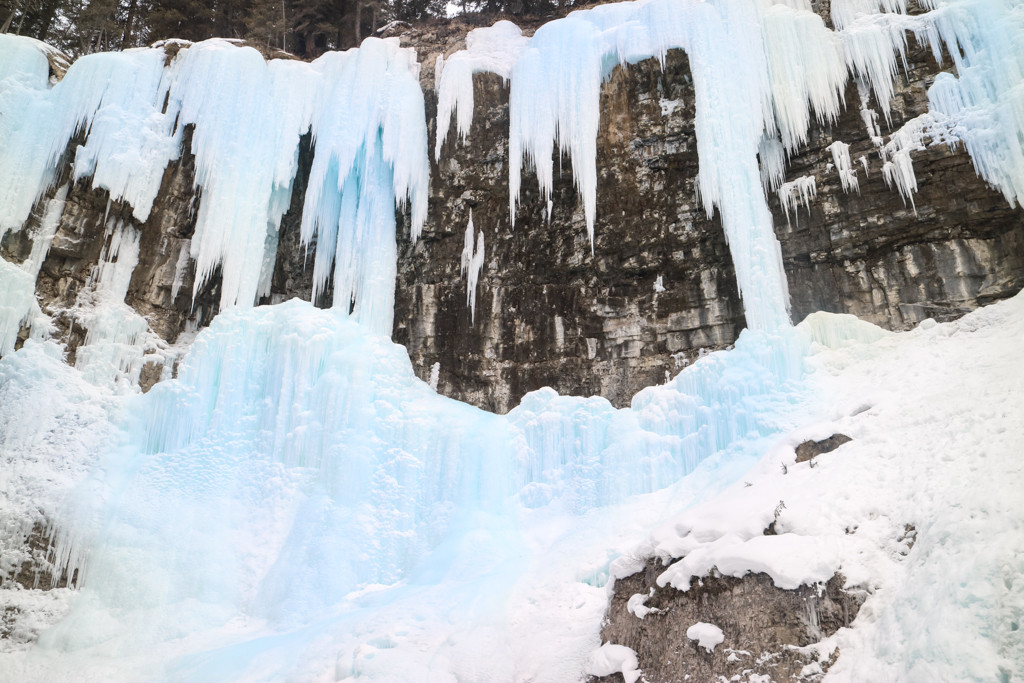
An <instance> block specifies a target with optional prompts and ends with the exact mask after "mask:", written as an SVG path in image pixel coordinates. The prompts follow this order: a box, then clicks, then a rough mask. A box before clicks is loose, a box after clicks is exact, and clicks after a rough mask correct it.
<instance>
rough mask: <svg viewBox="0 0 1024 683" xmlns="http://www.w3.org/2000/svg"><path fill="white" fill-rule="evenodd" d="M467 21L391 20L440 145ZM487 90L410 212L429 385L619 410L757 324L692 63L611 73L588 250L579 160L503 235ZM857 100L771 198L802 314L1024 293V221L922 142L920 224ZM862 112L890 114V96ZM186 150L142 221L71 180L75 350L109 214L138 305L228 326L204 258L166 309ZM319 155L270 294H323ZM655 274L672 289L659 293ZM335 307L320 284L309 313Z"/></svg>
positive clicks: (171, 333)
mask: <svg viewBox="0 0 1024 683" xmlns="http://www.w3.org/2000/svg"><path fill="white" fill-rule="evenodd" d="M826 9H827V8H826ZM471 28H472V26H471V25H468V24H466V23H464V22H461V21H454V22H449V23H445V22H437V23H433V24H428V25H425V26H421V27H416V28H403V29H399V30H401V31H404V33H403V34H402V35H401V39H402V41H403V43H404V44H408V45H412V46H414V47H416V49H417V51H418V53H419V57H420V62H421V64H422V69H421V83H422V85H423V89H424V95H425V97H426V109H427V115H428V127H429V130H430V132H431V145H433V133H434V131H435V130H436V121H435V120H434V118H435V113H436V96H435V94H434V73H433V71H434V70H433V68H432V67H433V64H434V60H435V58H436V56H437V55H438V54H442V53H443V54H451V53H452V52H454V51H455V50H457V49H460V48H461V47H463V45H464V36H465V34H466V32H467V31H468V30H469V29H471ZM531 29H532V27H531V26H528V25H527V26H525V31H526V32H527V33H529V32H530V30H531ZM909 65H910V68H909V71H908V74H907V76H906V77H901V80H900V82H899V83H898V86H897V95H896V97H895V99H894V101H893V102H892V103H891V108H892V112H893V113H892V120H891V124H890V125H886V123H885V121H884V119H883V120H882V121H881V124H882V128H883V133H889V132H891V130H893V129H895V128H896V127H898V126H900V125H902V123H903V122H904V121H906V120H908V119H909V118H912V117H913V116H915V115H917V114H919V113H921V112H923V111H925V110H926V108H927V102H926V88H927V86H928V85H929V84H930V83H931V80H932V79H933V78H934V75H935V74H936V73H937V72H938V70H939V69H940V67H939V65H937V64H935V63H934V62H933V60H932V58H931V56H930V52H929V51H926V50H922V49H920V48H914V49H912V50H911V52H910V54H909ZM947 65H948V63H947ZM474 94H475V104H476V106H475V112H474V120H473V127H472V130H471V132H470V136H469V140H468V142H467V144H462V143H461V142H460V141H458V140H457V139H456V136H455V133H454V131H453V132H452V134H451V135H450V137H449V140H448V141H447V142H446V144H445V145H444V148H443V152H442V155H441V159H440V162H439V163H434V165H433V168H432V169H431V172H432V175H431V186H432V187H431V196H430V212H429V217H428V222H427V225H426V226H425V227H424V231H423V234H422V236H421V238H420V239H419V241H417V242H416V243H411V242H410V240H409V238H408V222H407V218H406V217H405V216H402V215H400V216H399V237H398V239H399V245H398V246H399V263H398V282H397V291H396V301H395V308H396V315H395V328H394V338H395V340H396V341H398V342H399V343H402V344H404V345H405V346H406V347H407V348H408V350H409V354H410V357H411V359H412V362H413V365H414V367H415V369H416V372H417V373H418V374H419V376H420V377H422V378H424V379H426V378H427V377H429V375H430V371H431V367H432V366H433V365H434V364H435V363H437V364H438V365H439V368H440V383H439V390H440V391H441V392H442V393H444V394H446V395H449V396H452V397H454V398H458V399H462V400H465V401H468V402H470V403H473V404H475V405H478V406H481V407H485V408H488V409H491V410H495V411H499V412H503V411H506V410H508V409H510V408H511V407H513V406H514V405H516V403H517V402H518V401H519V399H520V398H521V397H522V395H523V394H525V393H526V392H528V391H531V390H534V389H537V388H540V387H542V386H552V387H554V388H555V389H557V390H558V391H560V392H562V393H569V394H600V395H602V396H605V397H606V398H608V399H609V400H611V401H612V402H613V403H614V404H615V405H618V406H623V405H627V404H628V402H629V399H630V397H631V396H632V395H633V394H634V393H636V391H638V390H639V389H640V388H642V387H644V386H648V385H650V384H653V383H657V382H661V381H664V379H665V376H666V373H669V374H674V373H676V372H677V371H678V370H679V369H681V368H682V367H683V366H685V365H686V364H687V363H689V362H691V361H692V360H693V359H694V358H695V357H696V356H698V355H699V354H700V352H701V350H702V349H706V350H711V349H718V348H722V347H725V346H728V345H729V344H731V343H732V342H733V341H734V340H735V339H736V337H737V335H738V334H739V332H740V331H741V330H742V328H743V327H744V317H743V311H742V305H741V302H740V300H739V297H738V294H737V289H736V284H735V276H734V272H733V268H732V263H731V259H730V256H729V251H728V247H727V245H726V242H725V238H724V235H723V232H722V229H721V226H720V224H719V222H718V220H717V218H715V219H710V220H709V219H708V218H707V216H706V214H705V212H704V209H703V207H702V206H701V205H700V203H699V202H698V200H697V198H696V192H695V190H694V179H695V178H696V175H697V172H698V159H697V152H696V140H695V138H694V129H693V106H694V100H695V98H694V94H693V88H692V83H691V81H690V76H689V68H688V63H687V58H686V55H685V54H683V53H682V52H681V51H672V52H670V53H669V54H668V56H667V59H666V62H665V65H664V68H662V66H661V65H659V64H658V63H657V62H656V61H655V60H648V61H646V62H642V63H640V64H636V65H633V66H630V67H629V68H628V69H621V68H620V69H616V70H615V71H614V73H613V74H612V76H611V78H610V79H609V81H608V82H607V83H606V84H605V87H604V89H603V92H602V95H601V103H600V106H601V125H600V132H599V136H598V143H597V154H598V174H599V177H598V198H597V221H596V225H595V236H594V242H593V245H591V243H590V241H589V239H588V236H587V234H586V228H585V224H584V219H583V212H582V207H581V205H580V202H579V200H578V198H577V195H576V190H575V188H574V187H573V183H572V173H571V161H570V160H568V159H560V160H556V166H555V170H556V179H555V184H554V190H553V196H552V206H551V210H550V216H549V215H548V214H549V212H548V207H547V206H546V202H545V201H544V200H543V199H542V197H541V196H540V194H539V192H538V189H537V183H536V178H535V176H534V175H533V174H532V173H531V172H529V171H527V172H524V174H523V183H522V196H521V201H520V206H519V208H518V211H517V214H516V221H515V227H512V226H511V222H510V219H509V210H508V164H509V159H508V116H509V114H508V88H507V86H506V85H505V84H503V83H502V82H501V80H500V79H499V78H497V77H495V76H493V75H480V76H477V77H476V79H475V83H474ZM846 101H847V104H848V109H847V110H846V111H845V113H843V115H842V116H841V117H840V119H839V120H838V121H837V122H835V123H834V125H827V126H817V127H816V128H815V129H814V130H812V131H811V135H810V139H809V142H808V144H807V146H806V148H805V149H803V150H801V151H800V152H799V153H798V154H796V155H794V156H793V157H792V158H791V159H790V163H789V167H788V169H787V180H792V179H794V178H797V177H800V176H804V175H814V177H815V179H816V181H817V188H818V193H817V198H816V199H815V200H814V201H813V202H812V204H811V207H810V210H809V211H807V210H805V209H803V208H801V209H799V211H798V212H797V215H796V216H795V217H793V216H791V217H790V218H789V219H788V220H787V217H786V216H785V215H784V213H783V212H782V211H781V209H780V207H779V202H778V199H777V197H775V196H774V195H771V196H770V197H769V201H770V204H771V206H772V208H773V212H774V214H775V227H776V233H777V235H778V237H779V239H780V241H781V243H782V252H783V258H784V262H785V266H786V271H787V276H788V279H789V288H790V293H791V297H792V307H793V319H794V321H799V320H800V319H802V318H803V317H804V316H805V315H806V314H808V313H810V312H812V311H815V310H827V311H835V312H849V313H854V314H856V315H858V316H860V317H862V318H865V319H867V320H870V321H872V322H874V323H877V324H880V325H882V326H884V327H888V328H892V329H902V328H906V327H909V326H911V325H913V324H915V323H916V322H918V321H920V320H922V319H924V318H926V317H936V318H939V319H948V318H950V317H955V316H958V315H961V314H962V313H964V312H966V311H968V310H971V309H973V308H976V307H977V306H979V305H982V304H985V303H988V302H991V301H994V300H997V299H1000V298H1004V297H1007V296H1010V295H1012V294H1014V293H1016V292H1017V291H1018V290H1019V289H1020V288H1021V287H1022V285H1024V225H1022V221H1021V216H1022V214H1021V211H1020V210H1019V209H1016V208H1012V207H1010V206H1009V204H1008V203H1007V202H1006V201H1005V199H1004V198H1003V197H1002V195H1001V194H1000V193H999V192H997V191H995V190H993V189H992V188H990V187H988V186H986V184H985V183H984V182H983V181H981V180H980V179H978V178H977V176H976V174H975V173H974V170H973V166H972V163H971V160H970V158H969V157H968V156H967V154H966V153H965V152H963V151H962V150H950V149H948V148H946V147H930V148H928V149H927V150H926V151H923V152H918V153H915V155H914V161H915V170H916V173H917V178H918V184H919V187H920V190H919V192H918V193H917V195H916V196H915V203H916V212H915V211H914V209H913V208H911V207H909V206H907V205H905V204H904V201H903V199H902V198H901V197H900V195H899V194H898V193H897V192H895V191H894V190H890V189H889V188H888V187H887V186H886V185H885V183H884V182H883V180H882V173H881V159H880V157H879V155H878V152H877V150H876V148H875V146H874V144H873V142H872V141H871V139H870V136H869V134H868V131H867V130H866V128H865V126H864V123H863V121H862V119H861V114H860V111H859V104H860V100H859V97H858V94H857V90H856V87H855V86H854V85H853V84H852V83H851V86H850V89H849V91H848V92H847V94H846ZM869 104H870V106H871V107H873V108H874V109H875V110H877V111H879V112H880V111H881V109H880V107H879V106H878V103H875V102H871V103H869ZM835 140H840V141H843V142H846V143H848V144H849V145H850V151H851V157H852V158H853V159H854V168H857V169H858V176H859V179H860V192H859V193H853V194H846V193H844V192H843V190H842V188H841V187H840V183H839V178H838V174H837V173H836V171H835V170H834V169H832V168H830V164H831V161H832V155H831V153H830V152H829V151H828V150H827V147H828V145H830V144H831V143H832V142H833V141H835ZM188 149H189V143H188V131H186V140H185V144H184V146H183V152H182V155H181V158H180V160H179V161H177V162H175V163H173V164H171V165H170V166H169V167H168V169H167V171H166V172H165V175H164V181H163V187H162V190H161V193H160V196H159V198H158V199H157V201H156V203H155V205H154V208H153V212H152V214H151V216H150V218H149V219H148V220H147V221H146V222H145V224H139V223H138V222H137V221H134V219H132V217H131V209H130V207H127V206H122V205H120V204H118V203H116V202H115V203H113V204H111V203H110V202H108V197H107V193H106V192H103V191H96V190H92V189H90V188H89V182H88V180H86V181H82V182H79V183H77V184H75V185H74V186H73V187H72V188H71V191H70V193H69V196H68V200H67V204H66V207H65V211H64V215H63V217H62V219H61V223H60V227H59V229H58V232H57V236H56V237H55V239H54V242H53V246H52V247H51V250H50V252H49V255H48V256H47V259H46V261H45V262H44V264H43V269H42V273H41V275H40V277H39V280H38V283H37V295H38V297H39V299H40V303H41V305H42V307H43V310H44V311H46V312H47V313H50V314H51V315H52V316H53V317H54V320H55V321H56V323H57V328H58V329H57V335H58V337H60V338H61V339H63V341H64V342H65V343H66V344H67V346H68V349H69V352H70V358H71V360H73V356H74V349H75V347H76V346H77V345H78V344H79V343H81V337H82V331H81V327H80V326H76V325H75V312H74V310H73V309H74V305H75V300H76V297H77V295H78V293H79V292H80V291H81V289H82V286H83V285H84V283H85V282H86V280H87V278H88V274H89V272H90V270H91V269H92V267H94V266H95V265H96V264H97V262H98V260H99V257H100V253H101V250H102V245H103V239H104V238H103V235H104V231H105V222H106V219H107V217H108V216H110V215H113V216H116V217H118V218H120V219H122V220H124V221H127V222H130V223H131V224H132V225H134V226H135V227H136V228H137V229H139V230H140V231H141V234H142V243H141V250H140V252H141V253H140V260H139V266H138V268H137V269H136V271H135V274H134V276H133V278H132V283H131V288H130V290H129V293H128V297H127V301H128V303H129V304H130V305H131V306H133V307H134V308H135V309H136V310H138V311H139V312H140V313H141V314H142V315H144V316H146V318H147V320H148V321H149V323H150V326H151V328H152V330H153V331H154V332H155V333H156V334H157V335H158V336H159V337H161V338H162V339H163V340H165V342H166V343H168V344H173V343H175V342H176V341H177V339H178V337H179V335H180V334H181V332H182V331H184V330H186V329H194V328H195V327H197V326H199V327H201V326H203V325H205V324H208V322H209V321H210V320H211V319H212V317H213V316H214V315H215V314H216V312H217V300H218V289H219V274H216V273H215V274H214V276H213V277H212V278H211V280H210V282H209V283H208V284H207V285H206V286H205V287H204V289H203V291H202V292H199V293H198V295H197V296H196V297H195V301H193V298H192V295H191V291H192V282H193V278H194V266H193V264H192V262H191V260H188V259H186V265H185V268H184V271H183V272H184V278H183V281H182V286H181V288H180V291H179V292H178V293H177V296H174V297H172V283H173V281H174V276H175V272H176V271H177V270H178V265H179V257H180V255H181V254H182V252H183V250H184V251H185V252H187V250H188V248H189V245H190V242H189V241H190V238H191V236H192V231H193V229H194V211H195V207H196V205H197V203H196V202H197V197H196V193H195V190H194V188H193V178H194V164H193V160H192V156H191V154H190V153H189V151H188ZM313 152H314V150H313V148H312V142H311V141H310V139H309V137H308V136H307V138H305V139H304V141H303V144H302V147H301V152H300V171H299V176H298V178H297V179H296V183H295V194H294V196H293V201H292V206H291V209H290V210H289V212H288V213H287V214H286V215H285V217H284V219H283V221H282V232H281V239H280V248H279V253H278V260H277V266H276V270H275V273H274V279H273V290H272V295H271V296H270V297H269V298H268V299H267V301H279V300H282V299H284V298H289V297H292V296H300V297H302V298H306V299H308V298H309V296H310V292H311V270H312V269H311V260H307V259H306V252H305V249H304V248H303V247H302V246H301V245H300V244H299V237H298V234H299V228H298V226H299V223H300V220H301V207H302V195H303V191H304V188H305V183H306V180H307V176H308V172H309V164H310V161H311V159H312V154H313ZM862 155H863V156H866V157H867V158H868V159H869V173H868V175H867V176H866V177H865V176H864V174H863V171H862V170H860V165H859V163H857V161H856V160H857V159H858V158H859V157H860V156H862ZM64 174H65V175H66V174H67V171H66V168H65V170H64ZM39 210H40V211H41V210H42V209H41V207H40V209H39ZM470 211H472V215H473V221H474V225H475V232H480V231H482V232H483V233H484V236H485V259H484V265H483V268H482V270H481V273H480V280H479V284H478V285H477V291H476V308H475V319H474V318H473V317H472V316H471V312H470V308H469V307H468V306H467V304H466V300H467V296H466V285H467V278H466V276H465V275H464V274H463V273H462V272H461V271H460V260H461V254H462V250H463V243H464V235H465V230H466V225H467V222H468V220H469V215H470ZM37 223H38V215H37V216H35V217H34V218H33V219H32V220H30V222H29V224H28V226H27V227H26V229H25V230H23V231H21V232H20V233H15V234H8V235H7V237H6V238H5V239H4V241H3V244H2V245H0V250H2V251H3V252H4V255H5V257H6V258H8V259H10V260H14V261H21V260H24V258H25V257H26V256H27V254H28V251H30V249H31V242H30V240H29V237H30V236H31V234H32V231H33V229H34V226H35V225H37ZM307 266H310V267H307ZM659 277H660V283H661V285H662V288H663V289H661V288H658V289H659V291H656V287H655V283H656V282H657V281H658V279H659ZM329 301H330V291H329V290H328V292H326V293H325V295H324V296H323V297H322V300H321V302H318V304H323V302H329ZM159 374H160V367H159V364H158V363H157V362H156V361H154V364H152V366H151V367H150V368H149V370H148V371H147V370H146V369H145V368H144V370H143V385H144V386H148V385H150V384H152V382H154V381H156V380H157V379H158V378H159Z"/></svg>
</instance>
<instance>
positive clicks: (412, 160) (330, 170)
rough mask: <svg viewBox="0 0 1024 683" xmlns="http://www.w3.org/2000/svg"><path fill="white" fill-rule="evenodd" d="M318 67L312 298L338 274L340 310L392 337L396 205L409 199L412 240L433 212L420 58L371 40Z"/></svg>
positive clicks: (311, 191) (310, 225)
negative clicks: (429, 210)
mask: <svg viewBox="0 0 1024 683" xmlns="http://www.w3.org/2000/svg"><path fill="white" fill-rule="evenodd" d="M313 66H314V67H315V68H316V69H317V71H318V72H319V73H321V74H322V81H321V87H320V90H319V92H318V96H317V98H316V100H315V102H314V109H313V112H312V118H311V121H312V132H313V137H314V140H315V141H316V155H315V156H314V158H313V166H312V168H311V170H310V179H309V187H308V189H307V190H306V197H305V202H304V205H303V212H302V241H303V243H305V244H310V243H311V242H312V241H313V239H314V238H315V239H316V259H315V262H314V268H313V296H314V298H316V297H317V296H319V294H320V292H321V291H323V289H324V287H325V286H326V283H327V279H328V277H329V276H330V273H331V272H332V270H333V273H334V305H335V306H336V307H338V308H339V309H340V310H341V311H342V312H343V313H344V314H348V312H349V310H350V309H351V310H352V311H353V313H354V315H355V316H356V317H357V319H359V320H360V321H361V322H363V323H364V324H366V325H367V326H368V327H369V328H370V329H372V330H374V331H375V332H377V333H380V334H390V333H391V323H392V318H393V315H394V312H393V305H394V303H393V298H394V287H395V272H396V270H395V269H396V267H397V265H396V249H397V247H396V246H395V203H396V202H397V203H398V204H399V205H404V203H405V202H406V201H410V202H411V213H412V220H411V235H410V236H411V238H412V239H414V240H415V239H416V238H417V237H418V236H419V232H420V230H421V229H422V226H423V221H424V220H425V218H426V210H427V191H428V186H429V178H428V174H429V157H428V156H427V132H426V119H425V115H424V110H423V92H422V91H421V90H420V84H419V79H418V65H417V64H416V61H415V52H413V51H412V50H410V49H402V48H400V47H398V42H397V40H392V39H389V40H377V39H372V38H368V39H367V40H365V41H364V42H363V44H362V46H361V47H360V48H359V49H358V50H349V51H348V52H344V53H328V54H326V55H324V56H323V57H321V58H320V59H318V60H317V61H316V62H314V63H313ZM382 84H385V85H386V87H381V86H382ZM332 264H333V268H332Z"/></svg>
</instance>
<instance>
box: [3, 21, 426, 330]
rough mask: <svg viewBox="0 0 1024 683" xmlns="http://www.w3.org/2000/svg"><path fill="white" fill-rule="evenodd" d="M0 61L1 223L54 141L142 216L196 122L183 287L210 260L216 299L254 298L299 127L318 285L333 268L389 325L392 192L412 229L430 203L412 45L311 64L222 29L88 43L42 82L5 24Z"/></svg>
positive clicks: (50, 156) (56, 155) (47, 177)
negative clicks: (311, 149) (307, 137)
mask: <svg viewBox="0 0 1024 683" xmlns="http://www.w3.org/2000/svg"><path fill="white" fill-rule="evenodd" d="M166 50H173V51H172V52H167V51H166ZM169 54H174V56H173V58H170V57H169V56H168V55H169ZM0 62H2V63H3V64H4V67H3V71H0V142H2V143H3V144H2V145H0V149H2V151H0V187H2V188H3V190H2V191H0V192H3V194H2V195H0V207H2V208H0V212H2V213H0V234H2V232H6V231H8V230H18V229H21V227H22V225H24V223H25V221H26V220H27V219H28V216H29V212H30V210H31V208H32V206H33V205H34V204H35V203H36V202H37V201H38V200H39V199H40V198H42V197H43V196H44V195H45V194H46V193H47V191H48V190H49V188H50V184H51V183H52V181H53V179H54V177H55V173H56V172H57V171H58V166H59V160H60V159H61V158H62V156H63V155H64V153H65V149H68V150H69V151H70V152H71V153H72V177H73V178H74V179H76V180H78V179H89V178H91V183H92V186H93V187H94V188H100V189H104V190H107V191H108V192H109V193H110V197H111V198H112V199H115V200H121V201H124V202H126V203H127V204H129V205H130V206H131V207H132V210H133V215H134V218H135V219H136V220H137V221H139V222H140V223H144V222H145V221H146V219H147V218H148V216H149V212H150V210H151V209H152V205H153V201H154V199H155V197H156V195H157V192H158V191H159V189H160V183H161V180H162V178H163V174H164V169H165V168H166V167H167V164H168V163H169V162H170V161H172V160H173V159H176V158H177V157H178V155H179V154H180V148H181V143H182V133H183V131H184V129H185V128H186V127H188V126H193V127H194V131H193V134H192V138H191V139H192V144H191V151H192V153H193V154H194V155H195V159H196V178H195V183H196V187H197V189H198V190H199V191H200V195H201V200H200V202H199V207H198V215H197V221H196V228H195V234H194V236H193V238H192V240H191V257H192V258H193V259H194V260H195V269H196V280H195V290H194V291H193V295H194V294H195V291H197V290H198V289H199V288H200V287H202V286H203V284H204V283H205V282H206V281H207V280H208V279H209V278H210V276H211V275H212V274H213V272H214V271H215V270H218V269H219V271H220V275H221V279H222V285H221V306H222V307H225V308H227V307H230V306H234V305H242V306H251V305H252V304H254V303H255V302H256V301H257V299H258V298H259V297H260V296H262V295H266V294H268V293H269V283H270V275H271V274H272V271H273V266H274V260H275V257H276V249H277V232H278V229H279V227H280V221H281V217H282V215H283V213H284V212H285V211H286V210H287V208H288V206H289V203H290V200H291V193H292V184H293V181H294V177H295V173H296V172H297V165H298V147H299V139H300V137H301V136H302V135H303V134H304V133H306V132H311V133H312V135H313V138H314V140H315V145H316V155H315V157H314V164H313V172H312V178H311V182H310V185H309V188H308V190H307V194H306V197H305V212H304V223H303V232H302V235H303V239H304V241H305V243H307V244H311V243H312V242H313V241H315V242H316V263H315V268H316V273H317V280H316V282H317V291H320V290H321V289H322V288H323V287H324V285H325V284H326V281H327V279H328V278H329V277H331V276H332V275H333V277H334V278H335V302H336V303H337V304H338V305H339V306H340V307H342V308H344V309H345V310H346V313H347V312H348V311H349V309H351V308H352V307H353V306H355V312H356V315H357V317H359V318H360V319H361V320H363V321H364V322H366V323H367V324H368V325H370V326H371V327H372V328H374V329H376V330H379V331H385V330H390V329H391V315H392V314H391V303H390V301H391V298H392V292H393V287H394V284H393V281H394V276H393V272H392V273H391V275H390V277H389V275H388V269H389V268H390V269H391V270H392V271H393V268H394V265H393V263H394V205H395V202H396V200H397V202H398V203H399V204H400V205H404V204H405V203H406V202H409V203H410V204H411V212H412V230H413V233H414V237H415V233H418V231H419V229H420V226H421V225H422V223H423V220H424V218H425V213H426V192H427V181H428V163H427V150H426V122H425V118H424V114H423V97H422V93H421V91H420V89H419V82H418V80H417V73H418V65H417V64H416V62H415V54H414V53H413V52H411V51H409V50H405V49H402V48H399V47H398V45H397V42H396V41H381V40H376V39H369V40H367V41H366V42H365V43H364V45H363V46H362V47H361V48H359V49H357V50H350V51H348V52H345V53H336V54H328V55H325V56H324V57H322V58H321V59H319V60H317V61H316V62H313V63H311V64H306V63H302V62H297V61H287V60H271V61H269V62H268V61H266V60H264V58H263V57H262V56H261V55H260V54H259V53H258V52H256V51H255V50H253V49H252V48H242V47H238V46H235V45H233V44H231V43H229V42H225V41H219V40H211V41H206V42H204V43H199V44H195V45H190V44H181V43H174V44H168V45H165V46H158V47H155V48H150V49H141V50H130V51H127V52H123V53H100V54H94V55H89V56H87V57H84V58H82V59H79V60H78V61H76V62H75V64H74V65H72V67H71V68H70V69H69V70H68V73H67V74H66V75H65V77H64V79H63V80H61V81H60V82H59V83H58V84H57V85H55V86H53V87H50V86H49V83H48V80H47V73H48V66H47V60H46V57H45V54H44V52H43V49H42V48H41V47H40V44H37V43H35V42H34V41H29V40H26V39H21V38H18V37H16V36H10V35H4V36H2V38H0ZM69 143H70V146H69ZM389 245H390V246H389ZM4 324H5V325H7V324H15V323H7V322H5V323H4Z"/></svg>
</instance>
